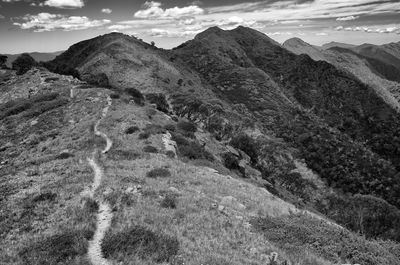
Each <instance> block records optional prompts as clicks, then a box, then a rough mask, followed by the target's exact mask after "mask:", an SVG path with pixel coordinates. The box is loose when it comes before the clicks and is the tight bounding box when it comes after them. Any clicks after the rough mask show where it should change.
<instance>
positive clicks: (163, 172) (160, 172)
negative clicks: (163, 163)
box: [146, 168, 171, 178]
mask: <svg viewBox="0 0 400 265" xmlns="http://www.w3.org/2000/svg"><path fill="white" fill-rule="evenodd" d="M170 176H171V172H169V170H168V169H166V168H155V169H152V170H150V171H149V172H147V174H146V177H148V178H167V177H170Z"/></svg>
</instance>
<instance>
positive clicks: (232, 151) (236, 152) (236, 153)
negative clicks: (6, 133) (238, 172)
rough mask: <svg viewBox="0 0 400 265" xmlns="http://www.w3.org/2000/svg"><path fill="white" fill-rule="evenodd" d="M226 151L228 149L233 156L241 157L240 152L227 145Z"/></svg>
mask: <svg viewBox="0 0 400 265" xmlns="http://www.w3.org/2000/svg"><path fill="white" fill-rule="evenodd" d="M226 149H228V151H229V152H231V153H232V154H234V155H236V156H240V154H239V152H238V151H237V150H236V149H235V148H234V147H232V146H230V145H227V146H226Z"/></svg>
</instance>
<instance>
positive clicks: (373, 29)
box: [335, 24, 400, 34]
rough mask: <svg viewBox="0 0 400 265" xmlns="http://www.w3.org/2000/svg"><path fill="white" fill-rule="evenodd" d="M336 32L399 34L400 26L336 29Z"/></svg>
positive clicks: (340, 27)
mask: <svg viewBox="0 0 400 265" xmlns="http://www.w3.org/2000/svg"><path fill="white" fill-rule="evenodd" d="M335 30H336V31H363V32H367V33H394V34H400V24H396V25H394V24H391V25H375V26H353V27H342V26H339V27H336V28H335Z"/></svg>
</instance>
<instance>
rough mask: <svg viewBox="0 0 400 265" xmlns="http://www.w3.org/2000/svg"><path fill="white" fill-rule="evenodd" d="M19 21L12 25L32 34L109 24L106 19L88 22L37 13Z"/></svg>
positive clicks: (80, 19)
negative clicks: (32, 32) (30, 31)
mask: <svg viewBox="0 0 400 265" xmlns="http://www.w3.org/2000/svg"><path fill="white" fill-rule="evenodd" d="M21 19H22V21H23V22H14V23H13V25H15V26H19V27H20V28H21V29H28V30H32V31H34V32H45V31H55V30H63V31H73V30H84V29H89V28H95V27H100V26H104V25H106V24H109V23H111V21H110V20H107V19H103V20H90V19H89V18H88V17H86V16H66V15H60V14H50V13H39V14H37V15H30V14H28V15H25V16H24V17H22V18H21Z"/></svg>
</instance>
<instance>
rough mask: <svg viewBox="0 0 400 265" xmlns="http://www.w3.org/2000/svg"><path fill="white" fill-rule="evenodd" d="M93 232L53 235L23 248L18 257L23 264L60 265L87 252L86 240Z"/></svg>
mask: <svg viewBox="0 0 400 265" xmlns="http://www.w3.org/2000/svg"><path fill="white" fill-rule="evenodd" d="M92 236H93V232H91V231H88V230H80V231H67V232H64V233H62V234H58V235H54V236H51V237H48V238H44V239H42V240H38V241H37V242H34V243H32V244H31V245H29V246H27V247H24V248H23V249H22V250H21V251H20V252H19V256H20V257H21V259H22V262H23V264H29V265H47V264H49V265H50V264H60V263H64V262H68V261H71V260H74V259H75V258H76V257H79V256H84V255H86V252H87V246H88V239H90V238H91V237H92Z"/></svg>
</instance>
